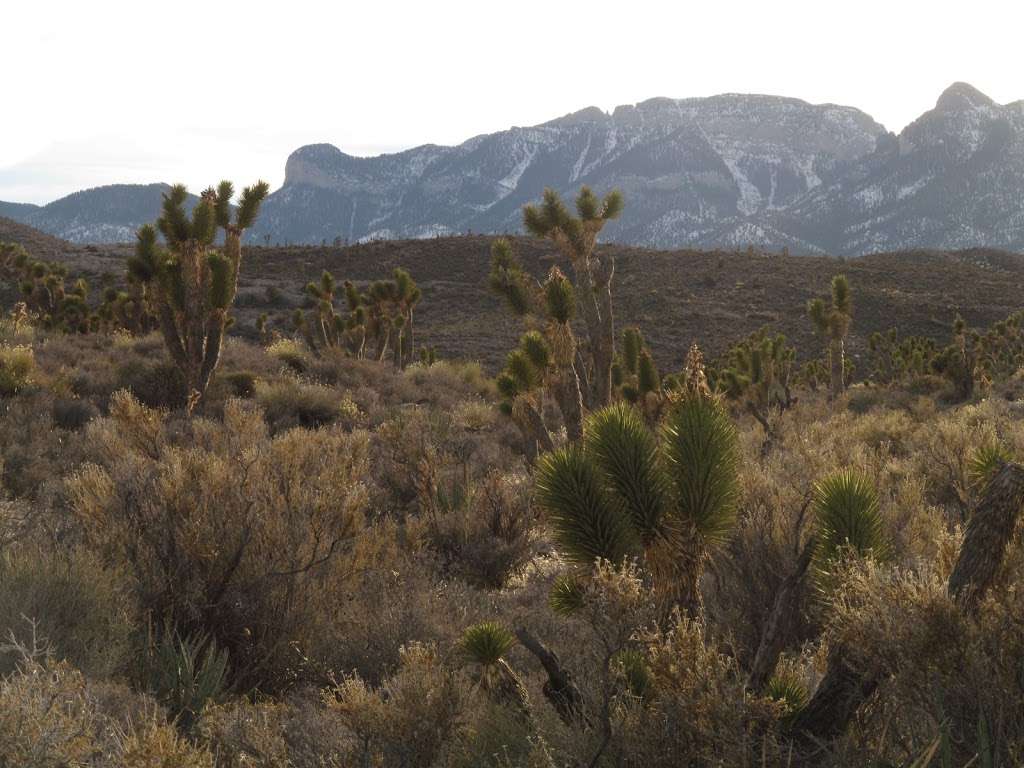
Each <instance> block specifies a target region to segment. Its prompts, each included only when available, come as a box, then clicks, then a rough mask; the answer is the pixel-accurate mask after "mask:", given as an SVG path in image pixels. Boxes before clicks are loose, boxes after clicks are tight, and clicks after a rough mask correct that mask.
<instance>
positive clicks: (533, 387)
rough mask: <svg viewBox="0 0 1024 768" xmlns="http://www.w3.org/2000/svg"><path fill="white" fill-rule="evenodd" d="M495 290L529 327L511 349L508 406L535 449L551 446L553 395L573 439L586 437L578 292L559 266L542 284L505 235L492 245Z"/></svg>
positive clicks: (505, 388) (501, 380)
mask: <svg viewBox="0 0 1024 768" xmlns="http://www.w3.org/2000/svg"><path fill="white" fill-rule="evenodd" d="M489 284H490V287H491V290H492V291H493V292H494V293H496V294H498V295H499V296H502V297H504V299H505V301H506V303H507V304H508V306H509V308H510V309H511V310H512V312H513V313H514V314H515V315H517V316H518V317H521V318H523V321H524V324H525V325H526V327H527V329H528V330H527V332H526V333H525V334H524V335H523V337H522V338H521V339H520V342H519V347H518V348H517V349H515V350H513V351H512V352H510V353H509V356H508V360H507V363H506V366H505V370H504V371H503V372H502V374H501V375H499V377H498V387H499V389H500V390H501V393H502V394H503V395H504V396H505V403H504V408H505V410H506V411H507V412H508V413H509V414H510V415H511V416H512V418H513V420H514V421H515V422H516V424H517V425H518V426H519V428H520V431H521V432H522V433H523V436H524V438H525V439H526V441H527V444H528V450H529V451H530V452H531V453H532V452H534V451H535V450H536V446H539V447H540V449H541V450H551V448H552V440H551V436H550V433H549V431H548V428H547V426H546V425H545V423H544V419H543V416H542V414H543V412H544V407H543V398H544V395H545V394H546V393H549V394H550V395H552V396H553V397H554V399H555V402H556V403H557V404H558V407H559V410H560V411H561V413H562V420H563V422H564V423H565V429H566V434H567V436H568V437H569V439H570V440H578V439H579V438H580V437H582V436H583V395H582V392H581V387H580V379H579V375H578V372H577V368H576V351H577V342H576V336H575V334H574V333H573V330H572V320H573V318H574V317H575V315H576V292H575V290H574V289H573V286H572V283H571V282H570V281H569V279H568V278H567V277H566V276H565V275H564V274H562V271H561V270H560V269H559V268H558V267H552V268H551V271H550V272H549V273H548V276H547V279H546V280H545V281H544V282H543V283H540V282H538V281H537V280H535V279H534V278H533V277H531V276H530V275H528V274H527V273H526V272H525V271H524V270H523V268H522V265H521V264H520V263H519V260H518V259H517V258H516V257H515V254H514V252H513V250H512V244H511V243H510V242H509V241H508V240H507V239H505V238H499V239H497V240H495V241H494V243H493V244H492V245H491V274H490V278H489Z"/></svg>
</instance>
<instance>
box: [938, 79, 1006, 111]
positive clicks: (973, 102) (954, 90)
mask: <svg viewBox="0 0 1024 768" xmlns="http://www.w3.org/2000/svg"><path fill="white" fill-rule="evenodd" d="M994 106H996V103H995V102H994V101H993V100H992V99H990V98H989V97H988V96H986V95H985V94H984V93H982V92H981V91H979V90H978V89H977V88H975V87H974V86H973V85H970V84H968V83H961V82H957V83H953V84H952V85H951V86H949V87H948V88H947V89H946V90H944V91H943V92H942V95H941V96H939V100H938V102H936V104H935V109H936V110H938V111H940V112H960V111H963V110H968V109H977V108H978V107H994Z"/></svg>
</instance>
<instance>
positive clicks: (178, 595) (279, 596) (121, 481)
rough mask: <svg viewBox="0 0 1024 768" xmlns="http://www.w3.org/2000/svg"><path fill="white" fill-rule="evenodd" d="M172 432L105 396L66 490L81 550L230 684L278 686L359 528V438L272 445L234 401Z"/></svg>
mask: <svg viewBox="0 0 1024 768" xmlns="http://www.w3.org/2000/svg"><path fill="white" fill-rule="evenodd" d="M182 428H183V425H182V424H181V423H180V422H175V421H173V420H172V419H171V417H169V416H168V415H167V414H165V413H163V412H159V411H153V410H150V409H147V408H145V407H144V406H142V405H140V404H139V403H138V402H137V401H135V400H134V399H133V398H131V396H130V395H127V394H125V393H120V394H118V395H115V397H114V399H113V402H112V404H111V415H110V417H109V418H104V419H99V420H96V421H94V422H92V423H91V424H90V425H89V426H88V427H87V428H86V436H87V438H88V440H89V443H90V444H92V445H94V446H96V451H95V453H94V455H93V457H92V461H91V462H90V463H87V464H86V465H85V466H83V467H82V468H81V469H80V470H78V471H77V472H75V473H74V474H73V475H72V476H71V477H69V478H68V480H67V484H66V493H67V498H68V502H69V504H70V507H71V509H72V511H73V512H74V513H75V515H76V516H77V518H78V520H79V521H80V522H81V524H82V525H83V527H84V529H85V535H86V538H87V540H88V542H89V543H90V545H91V546H92V547H94V548H95V549H96V550H97V551H99V552H101V553H103V556H104V557H105V558H107V559H108V561H111V562H114V563H118V564H120V565H121V566H122V567H124V568H125V569H127V570H128V571H129V572H130V573H131V574H132V576H133V577H134V582H135V590H136V593H137V597H138V599H139V600H140V602H141V604H142V608H143V610H145V611H148V612H150V613H151V614H152V615H153V616H155V617H167V619H168V620H169V621H171V623H172V625H173V626H174V627H175V629H177V630H178V631H180V632H183V633H195V632H203V633H205V634H206V635H207V636H209V637H210V638H211V639H212V640H214V641H215V642H216V644H217V646H218V647H220V648H222V649H225V650H227V651H228V653H229V657H230V659H231V675H230V679H231V681H232V682H235V683H238V684H240V685H247V686H252V685H260V686H265V687H267V688H275V687H277V686H281V685H284V684H285V682H286V681H287V680H288V679H289V678H293V677H294V676H295V675H296V674H300V672H299V670H298V669H297V666H296V665H299V666H300V667H301V663H302V659H303V657H302V655H301V653H299V652H297V651H298V650H300V649H302V648H306V647H308V646H309V645H310V643H311V642H312V641H311V638H310V637H308V635H307V632H308V630H309V628H310V627H311V626H313V625H314V624H315V622H316V614H317V612H318V610H319V609H320V608H321V607H322V606H321V605H320V603H319V602H318V601H319V600H321V599H324V595H323V594H321V592H320V587H322V586H323V583H324V582H325V581H329V580H330V579H331V578H333V576H334V575H335V574H336V573H337V570H338V569H339V568H340V569H344V567H345V565H344V563H345V560H346V558H345V556H344V553H345V551H346V549H347V546H348V544H349V542H351V540H352V539H353V537H354V536H355V535H356V533H357V532H358V530H359V529H360V528H361V527H362V525H363V518H364V509H365V505H366V498H367V494H366V489H365V487H364V485H363V479H364V478H365V476H366V474H367V471H368V465H367V462H368V455H369V450H368V448H369V445H368V436H367V435H366V434H365V433H359V432H356V433H345V432H342V431H340V430H338V429H331V430H321V431H319V432H316V433H310V432H307V431H305V430H289V431H286V432H283V433H281V434H279V435H277V436H275V437H273V438H271V437H270V435H269V434H268V431H267V427H266V425H265V423H264V420H263V414H262V413H261V412H260V411H259V409H256V408H252V407H246V406H245V405H244V404H243V403H242V402H241V401H237V400H231V401H228V403H227V404H226V405H225V408H224V421H223V422H222V423H221V422H214V421H210V420H206V419H196V420H195V421H194V423H192V424H191V426H190V427H187V429H188V430H190V431H191V432H190V439H189V440H188V441H187V442H186V444H185V445H180V444H177V443H176V441H177V440H178V439H179V437H180V430H181V429H182ZM324 594H326V593H324Z"/></svg>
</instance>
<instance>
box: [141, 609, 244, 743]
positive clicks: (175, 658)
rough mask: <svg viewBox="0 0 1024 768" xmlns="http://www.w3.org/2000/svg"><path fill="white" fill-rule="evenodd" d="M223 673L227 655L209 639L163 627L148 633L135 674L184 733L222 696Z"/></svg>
mask: <svg viewBox="0 0 1024 768" xmlns="http://www.w3.org/2000/svg"><path fill="white" fill-rule="evenodd" d="M227 671H228V652H227V650H224V649H219V648H217V645H216V643H215V642H214V641H213V640H212V639H211V638H209V637H207V636H206V635H203V634H198V635H181V634H179V633H178V632H177V631H176V630H174V629H173V628H172V627H164V628H163V630H162V631H161V632H159V634H155V633H153V632H152V631H151V632H150V636H149V639H148V642H147V644H146V648H145V651H144V653H143V654H142V658H141V665H140V669H139V674H140V679H141V684H142V687H143V688H144V689H145V690H146V691H148V692H149V693H151V694H152V695H153V696H154V697H155V698H156V700H157V701H159V702H160V703H161V704H162V705H163V706H164V707H165V708H166V709H167V712H168V713H169V714H170V715H171V717H172V718H173V720H174V722H175V723H176V724H177V725H178V726H179V727H180V728H181V729H182V730H183V731H185V732H188V731H190V730H191V729H192V727H193V726H194V725H195V723H196V721H197V720H198V719H199V716H200V715H201V714H202V711H203V708H204V707H205V706H206V704H207V703H208V702H215V701H216V700H217V699H218V698H219V697H220V696H221V695H222V694H223V692H224V686H225V682H226V679H227Z"/></svg>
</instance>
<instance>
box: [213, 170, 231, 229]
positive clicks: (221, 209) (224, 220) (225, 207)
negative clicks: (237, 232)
mask: <svg viewBox="0 0 1024 768" xmlns="http://www.w3.org/2000/svg"><path fill="white" fill-rule="evenodd" d="M234 196H235V185H234V184H232V183H231V182H230V181H227V180H226V179H225V180H224V181H222V182H221V183H220V184H218V185H217V193H216V196H215V198H214V204H213V211H214V214H215V216H216V219H217V226H218V227H227V226H228V225H229V224H231V198H232V197H234Z"/></svg>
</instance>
